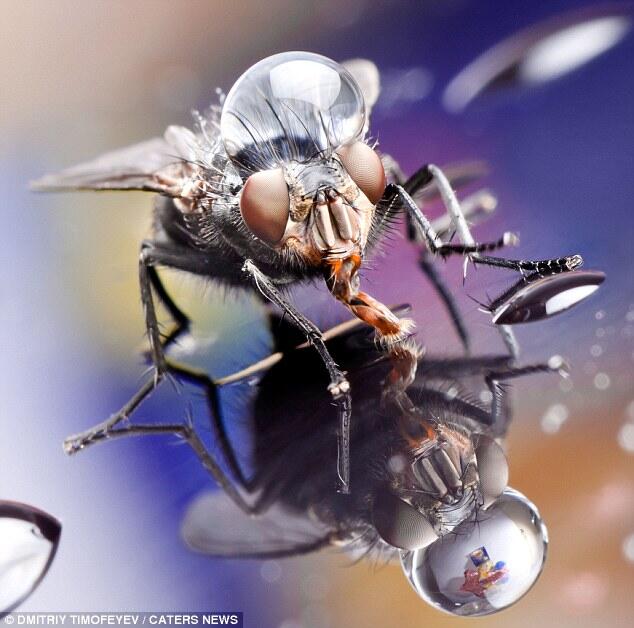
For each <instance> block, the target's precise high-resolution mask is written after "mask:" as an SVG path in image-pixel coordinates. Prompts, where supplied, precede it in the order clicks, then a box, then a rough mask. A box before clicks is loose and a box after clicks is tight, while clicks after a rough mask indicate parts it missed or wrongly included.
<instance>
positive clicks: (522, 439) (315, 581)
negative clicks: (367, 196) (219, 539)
mask: <svg viewBox="0 0 634 628" xmlns="http://www.w3.org/2000/svg"><path fill="white" fill-rule="evenodd" d="M0 6H1V8H2V16H3V17H2V20H1V21H0V78H1V84H2V86H3V87H2V93H1V96H0V103H1V110H0V111H1V115H0V178H1V181H2V192H3V194H2V201H1V203H2V216H3V228H2V230H1V231H0V258H1V260H2V263H1V264H0V321H1V324H0V330H1V331H0V347H1V348H2V357H3V366H2V374H1V377H0V498H3V499H13V500H18V501H23V502H27V503H32V504H34V505H36V506H38V507H40V508H43V509H45V510H48V511H50V512H51V513H52V514H54V515H55V516H57V517H58V518H59V519H61V520H62V523H63V526H64V529H63V535H62V542H61V546H60V550H59V553H58V555H57V558H56V560H55V563H54V564H53V566H52V568H51V571H50V573H49V574H48V576H47V578H46V579H45V581H44V582H43V583H42V585H41V587H40V588H39V589H38V590H37V591H36V592H35V594H34V595H33V596H32V598H30V599H29V600H28V602H27V603H26V604H24V606H23V610H33V611H63V610H69V611H82V610H85V611H114V610H164V611H193V610H241V611H244V614H245V625H248V626H261V627H263V628H268V627H275V628H300V627H301V628H308V627H323V628H327V627H348V626H367V627H370V626H373V627H374V626H376V627H384V626H401V627H409V626H411V627H414V626H423V625H432V626H453V625H456V624H457V623H458V622H459V621H460V620H457V619H455V618H453V617H450V616H445V615H441V614H439V613H438V612H437V611H434V610H432V609H431V608H430V607H428V606H426V605H425V604H424V603H423V602H422V601H421V600H420V599H419V598H418V597H417V596H416V594H415V593H414V592H413V591H412V590H411V589H410V587H409V584H408V583H407V582H406V580H405V578H404V577H403V575H402V573H401V570H400V567H399V566H398V565H394V566H384V567H380V568H376V567H375V566H374V565H371V564H367V563H363V562H361V563H359V564H357V565H355V566H349V564H348V563H349V561H347V559H346V558H345V557H344V556H340V555H337V554H333V553H325V554H322V555H318V556H314V557H306V558H301V559H293V560H287V561H268V562H264V563H258V562H232V561H214V560H210V559H207V558H205V557H202V556H197V555H194V554H192V553H190V552H189V551H188V550H187V549H186V548H185V547H184V546H183V543H182V541H181V540H180V537H179V523H180V518H181V516H182V513H183V510H184V508H185V506H186V504H187V503H188V501H189V500H190V499H191V498H192V497H193V496H194V495H196V494H197V493H198V492H199V491H201V490H203V489H205V488H209V487H210V486H211V484H210V481H209V480H208V478H207V477H206V475H205V474H204V472H203V470H202V469H201V467H200V465H199V463H198V462H197V460H196V459H195V458H194V456H193V455H191V454H190V453H189V451H188V450H187V449H186V448H185V447H178V446H175V445H174V442H173V441H169V439H168V440H167V441H165V440H160V439H149V440H141V441H140V440H136V441H131V442H126V441H124V440H120V441H117V442H116V443H111V444H107V445H104V446H100V447H96V448H94V449H92V450H90V451H88V452H85V453H82V454H80V455H78V456H76V457H74V458H67V457H66V456H65V455H64V454H63V452H62V447H61V443H62V440H63V438H64V437H65V436H67V435H68V434H70V433H73V432H77V431H80V430H83V429H85V428H87V427H89V426H90V425H92V424H94V423H95V422H97V421H99V420H101V419H103V418H105V417H107V416H108V415H109V414H110V413H112V412H113V411H114V410H116V409H117V408H118V407H120V406H121V404H122V403H123V402H124V401H126V400H127V399H128V397H129V396H130V395H131V394H132V392H134V391H135V390H136V388H137V386H138V384H139V382H140V381H141V375H142V373H143V372H144V370H145V365H144V364H143V363H142V359H141V357H140V351H141V349H142V348H143V346H144V344H143V342H144V336H143V333H144V327H143V321H142V313H141V308H140V303H139V297H138V286H137V270H136V266H137V252H138V245H139V242H140V240H141V239H142V238H143V237H144V235H145V234H146V233H147V230H148V227H149V223H150V215H151V200H150V198H149V197H148V196H146V195H143V194H140V193H129V194H119V195H117V194H104V195H100V194H75V195H68V194H64V195H58V196H45V195H34V194H31V193H29V192H28V189H27V185H28V181H29V180H30V179H34V178H36V177H38V176H40V175H42V174H43V173H45V172H48V171H54V170H59V169H61V168H62V167H65V166H68V165H71V164H73V163H77V162H80V161H82V160H85V159H88V158H90V157H93V156H95V155H97V154H99V153H100V152H104V151H106V150H109V149H113V148H117V147H119V146H124V145H127V144H131V143H134V142H137V141H140V140H143V139H146V138H149V137H152V136H155V135H159V134H161V133H162V132H163V130H164V128H165V127H166V126H167V125H168V124H172V123H176V124H184V125H187V124H189V123H190V120H191V118H190V110H191V109H192V108H199V109H203V108H205V107H206V106H207V105H208V104H209V103H210V102H211V101H213V100H215V99H216V98H217V96H216V93H215V88H216V87H221V88H223V89H224V90H228V89H229V88H230V86H231V85H232V83H233V81H234V80H235V79H236V78H237V77H238V76H239V75H240V74H241V73H242V72H243V71H244V70H245V69H246V68H247V67H249V66H250V65H251V64H252V63H254V62H256V61H257V60H259V59H261V58H263V57H265V56H267V55H270V54H273V53H276V52H280V51H284V50H294V49H303V50H310V51H314V52H319V53H322V54H324V55H327V56H329V57H331V58H334V59H338V60H343V59H348V58H353V57H367V58H369V59H371V60H373V61H374V62H375V63H376V64H377V65H378V67H379V69H380V71H381V73H382V83H383V92H382V95H381V98H380V100H379V102H378V104H377V106H376V108H375V110H374V112H373V117H372V132H373V134H374V135H375V136H376V137H377V138H378V140H379V142H380V148H381V149H382V150H383V151H385V152H388V153H390V154H391V155H393V156H394V157H395V158H396V159H397V160H399V162H400V163H401V165H402V167H403V168H404V169H405V171H406V172H413V171H414V170H415V169H416V168H417V167H418V166H420V165H422V164H423V163H426V162H434V163H437V164H440V165H443V164H447V163H451V162H456V161H464V160H470V159H484V160H486V161H487V162H488V164H489V165H490V170H491V174H490V176H489V177H488V178H487V179H486V181H485V183H486V185H487V187H490V188H491V189H493V190H495V193H496V195H497V196H498V198H499V208H498V211H497V213H496V215H495V217H494V218H493V219H491V220H490V221H489V222H488V223H487V224H486V225H484V226H483V227H481V228H479V230H478V231H477V234H478V236H479V238H480V239H481V240H485V239H487V238H492V237H496V236H499V234H500V233H501V232H502V231H505V230H514V231H518V232H519V233H520V236H521V238H522V244H521V247H520V249H519V252H518V255H520V256H521V257H524V258H531V257H535V258H540V257H550V256H557V255H559V254H564V253H581V254H583V256H584V258H585V260H586V267H588V268H597V269H601V270H604V271H605V272H606V273H607V281H606V283H605V284H604V286H603V287H602V288H601V290H600V291H599V293H597V294H596V295H594V296H593V297H592V298H591V300H589V301H588V302H586V303H584V304H582V305H581V306H579V307H578V308H577V309H576V310H574V311H572V312H569V313H567V314H564V315H562V316H561V317H559V318H556V319H553V320H551V321H547V322H545V323H541V324H536V325H532V326H531V325H528V326H525V327H523V328H521V329H520V330H519V332H518V336H519V339H520V342H521V344H522V347H523V354H522V361H523V362H530V361H535V360H541V359H547V358H548V357H550V356H551V355H553V354H561V355H563V356H565V357H566V358H567V359H568V360H569V361H570V363H571V366H572V377H571V378H570V379H569V380H559V379H557V378H555V377H550V378H549V377H545V376H540V377H537V378H534V379H531V380H525V381H521V382H518V383H517V384H516V385H515V386H514V395H515V404H516V405H515V407H516V418H515V422H514V424H513V425H512V428H511V433H510V438H509V457H510V463H511V484H512V485H513V486H514V487H515V488H517V489H519V490H520V491H522V492H523V493H525V494H526V495H527V496H529V497H530V498H531V500H532V501H534V502H535V503H536V504H537V505H538V507H539V508H540V511H541V514H542V515H543V517H544V519H545V520H546V522H547V524H548V527H549V532H550V549H549V559H548V562H547V564H546V569H545V572H544V574H543V576H542V578H541V579H540V581H539V582H538V583H537V585H536V586H535V588H534V589H533V590H532V591H531V592H530V593H529V594H528V596H527V597H526V598H524V599H523V600H522V601H521V602H520V603H518V604H517V605H516V606H514V607H513V608H512V609H510V610H508V611H506V612H504V613H502V614H500V615H497V616H493V617H489V618H487V619H484V620H479V622H480V623H486V625H491V626H534V625H536V624H539V625H541V626H560V627H565V626H575V627H576V628H580V627H582V626H597V625H602V626H630V625H632V622H633V621H634V597H633V596H632V588H633V586H634V471H633V469H634V467H633V463H634V457H633V456H634V375H633V370H634V369H633V367H634V289H633V286H634V277H633V271H632V268H633V265H632V241H633V236H634V221H633V219H632V215H633V214H632V204H633V203H634V177H633V176H632V165H631V164H632V147H633V146H634V73H633V72H632V63H633V62H634V37H632V36H631V34H630V33H629V29H630V18H629V17H622V18H620V19H621V20H622V21H621V22H619V24H620V25H621V31H619V32H620V35H619V36H615V37H613V41H612V43H614V44H615V45H614V46H611V44H610V45H607V46H604V47H605V48H606V49H607V48H609V49H607V50H606V51H605V52H604V53H603V54H601V55H600V56H598V57H597V58H595V59H592V60H590V61H588V62H587V63H585V64H583V65H582V66H581V67H579V68H577V69H575V70H574V71H571V72H567V73H563V75H562V76H559V77H558V78H556V79H553V80H549V81H544V82H542V83H538V84H531V85H527V84H526V83H522V82H521V81H519V80H518V79H517V77H515V80H513V77H510V78H509V77H507V78H509V80H508V81H507V84H510V86H509V87H508V88H507V89H505V90H501V91H496V90H488V91H487V92H486V93H484V94H482V95H481V97H479V98H478V99H476V100H475V101H474V102H473V103H472V104H469V105H468V106H467V107H466V108H464V110H463V111H461V112H459V113H455V112H451V111H448V110H447V109H446V107H445V106H444V105H443V93H444V90H445V88H446V86H447V85H448V84H449V82H450V81H451V79H452V78H454V77H455V76H456V75H457V74H458V72H460V71H461V70H462V69H463V68H464V67H465V66H466V65H467V64H468V63H470V62H471V61H472V60H473V59H474V58H476V57H477V56H479V55H480V54H482V53H483V52H484V51H486V50H487V49H489V48H490V47H492V46H494V45H495V44H497V43H498V42H500V41H501V40H503V39H505V38H506V37H508V36H510V35H513V34H514V33H516V32H518V31H520V30H521V29H524V28H526V27H529V26H531V25H533V24H535V23H538V22H541V21H543V20H548V19H550V18H552V17H554V16H557V15H559V14H562V13H566V12H569V11H575V10H579V9H583V10H588V11H590V12H592V11H594V10H602V11H603V10H605V9H606V7H608V10H609V11H614V12H615V13H616V14H619V15H627V11H629V10H630V9H631V6H629V5H623V4H612V5H596V4H595V3H591V2H573V1H571V0H549V1H548V2H545V1H543V2H532V3H526V2H515V1H509V2H503V3H502V2H476V1H475V0H445V1H442V2H440V1H436V2H424V1H418V2H406V1H400V0H389V1H383V2H369V1H368V0H327V1H325V2H312V1H304V2H290V1H288V0H269V2H266V3H262V2H253V1H251V0H249V1H244V2H226V1H224V0H222V1H219V0H218V1H200V2H198V1H193V0H185V1H179V2H174V1H172V2H169V1H167V0H154V1H151V0H145V1H140V0H127V1H126V2H123V1H117V0H111V1H108V2H106V1H100V0H90V1H87V2H81V1H79V0H58V1H56V2H46V1H45V0H40V1H36V0H25V1H23V2H11V1H10V0H3V1H2V2H1V3H0ZM623 11H625V13H623ZM617 30H618V29H617ZM594 36H595V35H592V34H589V35H586V36H585V37H584V38H582V40H581V41H579V40H577V41H576V43H575V42H573V47H572V48H573V54H574V51H575V46H576V47H577V48H576V49H586V48H590V49H592V47H593V45H595V44H599V46H598V47H599V48H601V46H600V44H601V42H597V41H594V40H593V37H594ZM445 102H446V100H445ZM437 211H439V210H437ZM512 254H513V255H514V254H515V252H512ZM374 266H375V269H374V270H373V271H372V272H371V273H369V275H368V277H367V280H368V282H371V286H372V289H371V291H372V294H373V295H375V296H377V297H378V298H381V299H383V300H385V301H386V302H388V303H397V302H403V301H408V302H410V303H412V305H413V307H414V314H415V318H416V319H417V321H418V329H419V339H420V341H421V343H424V344H425V345H426V346H427V347H428V350H429V352H430V353H435V354H439V353H442V352H457V351H458V345H457V343H456V342H455V340H454V336H453V333H452V331H451V327H450V325H449V323H448V321H447V318H446V315H445V312H444V311H443V309H442V307H441V306H440V304H439V303H438V300H437V298H436V296H435V295H434V294H433V292H432V291H431V290H430V288H429V286H428V285H427V284H426V283H425V281H424V280H423V279H422V278H421V277H420V276H419V274H418V270H417V268H416V250H415V248H414V247H412V246H410V245H409V244H407V243H406V242H405V240H404V239H402V238H401V239H399V238H396V240H395V241H394V243H393V245H392V248H391V249H388V250H387V255H385V256H384V257H382V258H380V259H379V260H377V262H376V263H375V264H374ZM445 274H446V276H447V279H448V281H449V282H450V285H451V286H452V287H453V288H454V289H455V290H456V292H458V293H460V294H461V295H462V296H461V298H460V303H461V306H462V307H463V309H464V310H465V312H466V316H467V319H468V321H469V324H470V327H471V329H472V330H473V332H474V334H475V337H476V347H475V349H476V351H477V350H481V351H489V352H492V351H495V350H501V349H502V346H501V344H500V343H499V339H498V337H497V335H496V333H495V330H492V329H491V328H490V327H489V325H488V324H487V318H486V316H484V315H483V314H481V313H480V312H478V311H477V306H476V304H474V303H473V301H471V300H470V299H469V298H468V296H467V295H473V296H475V297H477V298H484V295H485V292H490V293H491V294H495V293H496V292H499V291H501V290H502V289H503V288H504V287H507V286H508V285H509V283H510V279H509V278H508V276H504V275H502V274H496V273H491V272H488V271H487V272H485V271H478V272H477V273H476V274H475V276H474V275H473V274H472V275H471V276H470V278H469V279H468V281H467V285H466V287H465V289H464V290H463V289H462V281H461V270H460V264H459V263H458V262H451V263H448V264H447V268H446V272H445ZM167 276H168V277H169V279H170V281H169V284H170V289H171V290H173V291H174V292H176V293H177V296H178V299H179V302H181V303H182V304H183V306H184V309H185V311H187V312H189V313H190V314H191V315H192V316H193V318H194V320H195V321H196V322H197V325H198V326H199V327H200V328H201V329H203V330H206V331H205V332H204V335H205V338H206V340H205V342H208V347H209V355H210V358H209V363H208V365H207V366H208V368H209V369H210V372H211V373H212V374H213V375H214V376H220V375H224V374H227V373H230V372H232V371H234V370H236V369H238V368H241V367H243V366H245V365H246V364H248V363H250V362H252V361H253V360H254V359H257V358H258V357H263V356H264V355H266V354H267V351H268V350H269V348H270V344H271V342H270V338H269V337H268V335H267V333H266V329H265V327H264V324H263V323H264V313H263V311H262V307H261V305H259V304H258V303H257V302H256V301H255V300H254V299H251V298H249V297H243V296H240V295H236V294H230V295H226V298H225V295H224V294H223V293H222V291H220V290H218V289H216V288H214V287H212V286H207V285H204V284H202V283H201V282H200V281H196V280H191V279H188V278H185V277H183V276H175V275H173V274H170V273H167ZM295 299H296V301H297V303H298V304H299V305H300V306H301V307H302V308H303V309H304V311H306V312H308V313H309V314H310V315H311V317H312V318H313V320H315V321H316V322H318V323H319V324H321V325H322V326H325V325H328V324H332V323H333V322H337V321H340V320H343V319H345V318H346V314H345V312H343V311H342V310H341V308H340V307H339V306H338V305H337V304H336V303H334V301H333V300H332V299H331V298H330V297H329V295H328V294H326V292H325V291H324V290H317V289H302V290H300V291H298V292H297V293H296V294H295ZM159 411H160V413H161V416H162V415H163V414H165V413H167V414H169V416H165V418H166V419H178V418H181V417H182V416H183V413H184V404H183V402H182V400H181V399H179V398H178V396H177V395H174V394H173V391H170V390H169V389H166V390H164V391H161V393H160V394H159V395H158V396H157V400H155V402H154V403H152V404H150V405H149V406H148V408H147V409H145V408H144V410H143V412H145V413H146V414H148V413H149V414H151V413H157V412H159ZM141 414H143V413H141ZM461 623H462V622H461Z"/></svg>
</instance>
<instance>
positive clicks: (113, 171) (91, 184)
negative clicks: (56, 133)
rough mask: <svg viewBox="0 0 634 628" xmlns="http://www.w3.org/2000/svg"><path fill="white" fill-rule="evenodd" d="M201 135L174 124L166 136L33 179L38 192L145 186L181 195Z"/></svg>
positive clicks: (160, 191) (120, 188)
mask: <svg viewBox="0 0 634 628" xmlns="http://www.w3.org/2000/svg"><path fill="white" fill-rule="evenodd" d="M197 143H198V139H197V137H196V135H194V134H193V133H192V132H191V131H190V130H189V129H186V128H185V127H176V126H171V127H168V129H167V130H166V131H165V135H164V136H163V137H156V138H154V139H151V140H148V141H146V142H141V143H139V144H134V145H133V146H128V147H127V148H122V149H119V150H115V151H112V152H109V153H106V154H104V155H101V156H100V157H97V158H96V159H94V160H92V161H88V162H86V163H83V164H79V165H77V166H73V167H71V168H68V169H66V170H62V171H61V172H58V173H56V174H49V175H46V176H44V177H42V178H41V179H39V180H37V181H34V182H32V183H31V188H32V189H33V190H36V191H38V192H49V191H55V192H58V191H64V190H66V191H68V190H144V191H147V192H156V193H159V194H165V195H167V196H174V197H177V196H180V192H181V190H182V187H183V185H184V183H185V181H187V180H189V178H190V176H189V175H190V174H191V172H190V171H191V166H190V162H192V161H194V160H195V158H196V146H197Z"/></svg>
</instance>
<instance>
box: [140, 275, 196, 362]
mask: <svg viewBox="0 0 634 628" xmlns="http://www.w3.org/2000/svg"><path fill="white" fill-rule="evenodd" d="M147 273H148V278H149V280H150V283H151V284H152V287H153V288H154V292H155V293H156V296H157V297H158V298H159V300H160V301H161V303H162V304H163V305H164V306H165V309H167V311H168V312H169V315H170V316H171V317H172V319H173V320H174V323H175V325H174V327H173V328H172V330H171V331H170V332H169V333H168V334H167V335H166V336H164V337H163V338H162V341H161V347H162V349H163V351H165V350H166V349H167V348H168V347H169V346H170V345H172V344H174V343H175V342H176V341H177V340H178V338H179V337H180V336H181V335H182V334H183V333H186V332H187V331H189V327H190V323H191V321H190V320H189V317H188V316H187V315H186V314H185V313H184V312H183V311H182V310H181V309H180V308H179V307H178V305H176V303H175V302H174V300H173V299H172V297H171V296H170V294H169V292H167V290H166V289H165V286H164V285H163V282H162V281H161V278H160V277H159V274H158V272H157V270H156V268H155V267H154V266H148V267H147Z"/></svg>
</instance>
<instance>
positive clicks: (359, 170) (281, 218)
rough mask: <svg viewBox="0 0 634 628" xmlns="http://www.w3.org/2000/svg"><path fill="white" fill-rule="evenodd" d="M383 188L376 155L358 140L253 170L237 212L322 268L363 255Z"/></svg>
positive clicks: (270, 240)
mask: <svg viewBox="0 0 634 628" xmlns="http://www.w3.org/2000/svg"><path fill="white" fill-rule="evenodd" d="M384 188H385V173H384V171H383V166H382V164H381V160H380V158H379V156H378V155H377V154H376V152H375V151H374V150H373V149H372V148H370V147H369V146H368V145H367V144H365V143H364V142H362V141H357V142H354V143H353V144H351V145H349V146H344V147H342V148H340V149H338V150H337V151H336V152H333V153H332V155H330V156H326V157H319V158H315V159H313V160H310V161H307V162H299V161H290V162H289V163H285V164H283V165H282V166H280V167H279V168H275V169H271V170H264V171H260V172H256V173H254V174H252V175H251V176H249V177H248V179H247V181H246V183H245V185H244V188H243V190H242V194H241V197H240V211H241V214H242V218H243V220H244V222H245V224H246V225H247V227H248V228H249V230H250V231H251V232H252V233H253V234H254V235H255V236H257V237H258V238H259V239H260V240H263V241H264V242H265V243H266V244H268V245H269V246H271V247H273V248H274V249H276V250H279V251H282V252H286V253H290V254H293V255H295V256H297V257H298V258H300V260H301V261H302V262H303V263H305V264H307V265H310V266H313V267H320V268H323V269H324V270H326V269H330V268H331V267H332V266H333V264H335V263H336V262H341V261H344V260H347V259H351V258H353V257H354V258H358V259H359V260H361V259H362V257H363V254H364V251H365V246H366V243H367V240H368V235H369V232H370V227H371V225H372V219H373V217H374V210H375V205H376V203H377V202H378V200H379V199H380V198H381V196H382V194H383V190H384Z"/></svg>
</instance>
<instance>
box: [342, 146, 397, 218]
mask: <svg viewBox="0 0 634 628" xmlns="http://www.w3.org/2000/svg"><path fill="white" fill-rule="evenodd" d="M337 154H338V155H339V158H340V159H341V163H342V164H343V167H344V168H345V169H346V171H347V172H348V174H349V175H350V177H352V180H353V181H354V182H355V183H356V184H357V185H358V186H359V188H360V189H361V191H362V192H363V193H364V194H365V195H366V196H367V197H368V199H369V200H370V202H371V203H372V204H373V205H376V204H377V203H378V202H379V200H381V197H382V196H383V192H384V191H385V170H384V169H383V164H382V163H381V158H380V157H379V156H378V155H377V154H376V152H374V150H372V149H371V148H370V147H369V146H368V145H367V144H366V143H364V142H355V143H354V144H350V145H349V146H344V147H342V148H340V149H339V150H338V151H337Z"/></svg>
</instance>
